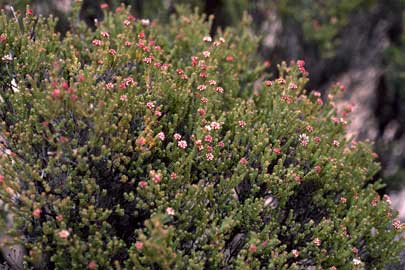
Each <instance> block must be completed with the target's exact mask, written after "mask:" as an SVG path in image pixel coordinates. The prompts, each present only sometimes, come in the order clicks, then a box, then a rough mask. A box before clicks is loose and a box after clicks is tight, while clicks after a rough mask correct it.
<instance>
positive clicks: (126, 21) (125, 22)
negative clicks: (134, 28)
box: [123, 20, 131, 26]
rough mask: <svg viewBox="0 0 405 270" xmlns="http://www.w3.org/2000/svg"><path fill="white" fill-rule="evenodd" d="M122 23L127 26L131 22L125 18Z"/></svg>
mask: <svg viewBox="0 0 405 270" xmlns="http://www.w3.org/2000/svg"><path fill="white" fill-rule="evenodd" d="M123 23H124V25H125V26H129V25H130V24H131V21H130V20H125V21H124V22H123Z"/></svg>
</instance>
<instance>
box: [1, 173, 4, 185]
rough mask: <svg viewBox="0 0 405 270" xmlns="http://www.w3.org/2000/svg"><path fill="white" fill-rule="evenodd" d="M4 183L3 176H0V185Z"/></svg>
mask: <svg viewBox="0 0 405 270" xmlns="http://www.w3.org/2000/svg"><path fill="white" fill-rule="evenodd" d="M3 181H4V176H3V175H1V174H0V184H1V183H3Z"/></svg>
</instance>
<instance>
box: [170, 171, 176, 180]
mask: <svg viewBox="0 0 405 270" xmlns="http://www.w3.org/2000/svg"><path fill="white" fill-rule="evenodd" d="M170 178H171V179H172V180H176V179H177V174H176V173H175V172H172V173H171V174H170Z"/></svg>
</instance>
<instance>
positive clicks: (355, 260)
mask: <svg viewBox="0 0 405 270" xmlns="http://www.w3.org/2000/svg"><path fill="white" fill-rule="evenodd" d="M353 264H354V265H359V264H361V260H360V259H357V258H354V259H353Z"/></svg>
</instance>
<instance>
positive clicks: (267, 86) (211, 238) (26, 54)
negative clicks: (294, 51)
mask: <svg viewBox="0 0 405 270" xmlns="http://www.w3.org/2000/svg"><path fill="white" fill-rule="evenodd" d="M77 2H79V1H77ZM76 4H77V3H76ZM102 9H103V10H104V12H105V20H104V21H103V22H98V23H97V25H96V29H95V30H94V32H91V31H88V29H83V27H84V26H83V25H80V24H75V23H72V29H71V33H70V34H69V35H67V36H66V37H65V38H64V39H63V40H61V38H60V37H59V36H58V35H57V34H54V35H49V32H50V31H54V30H53V25H54V24H53V23H54V22H53V21H52V19H49V20H45V19H42V18H38V19H36V18H34V17H33V15H29V16H23V15H18V16H22V17H21V18H20V19H21V20H20V21H18V22H16V20H14V19H9V18H8V17H7V16H6V14H5V13H4V11H1V12H2V13H1V15H0V16H1V19H0V29H1V30H0V31H2V33H0V55H8V54H9V52H10V48H12V50H11V51H13V52H14V53H13V55H12V59H11V60H8V59H6V61H5V62H6V63H5V65H1V67H0V75H1V77H2V78H4V82H3V80H2V82H0V83H1V86H2V87H0V97H1V99H0V100H4V102H0V132H1V135H2V136H4V137H5V138H6V141H7V144H8V145H7V147H8V148H9V149H7V151H4V153H3V152H1V153H2V154H1V156H0V195H1V198H2V201H4V202H5V203H6V204H7V206H8V211H9V212H10V213H11V214H12V216H13V218H14V220H13V223H14V226H13V227H12V228H9V229H8V230H7V231H5V232H4V233H5V234H8V235H10V238H12V237H13V236H15V237H16V240H18V241H19V242H21V243H22V244H23V245H24V247H25V250H26V251H27V254H26V255H27V256H25V260H26V265H27V266H28V267H29V268H36V267H37V266H38V265H41V266H43V268H44V269H226V268H229V269H267V268H269V267H272V268H274V269H300V268H299V267H301V266H302V267H304V266H303V265H311V267H315V268H319V269H321V268H322V269H352V266H353V265H354V266H356V267H357V266H362V265H365V267H367V268H370V269H383V267H384V266H385V264H386V263H387V262H389V261H390V260H391V259H393V258H395V256H396V255H397V254H398V252H399V250H400V245H398V243H399V242H395V241H394V238H395V236H396V235H397V234H398V233H400V231H402V227H403V226H401V224H400V222H399V221H398V220H397V219H396V217H395V213H394V211H393V210H392V209H391V207H390V203H389V202H390V200H389V198H388V197H384V199H380V197H379V196H378V194H377V192H376V188H377V187H379V183H376V184H373V183H370V181H369V180H370V179H372V177H373V175H374V174H375V173H376V172H377V171H378V165H377V164H376V163H375V161H374V159H375V156H373V153H372V151H371V150H370V146H369V145H368V144H366V143H355V142H351V143H349V142H347V140H346V139H345V123H346V120H345V119H346V118H345V117H346V114H338V113H337V112H336V110H335V109H334V107H333V99H327V100H322V99H320V94H318V93H317V92H313V93H310V94H308V95H307V94H305V93H307V92H306V91H305V90H304V87H305V83H306V82H307V80H308V79H307V71H306V70H305V68H304V62H303V61H298V62H296V63H292V64H291V65H290V66H288V65H287V64H286V63H281V64H280V65H279V73H278V74H279V77H278V78H276V79H274V78H269V77H270V75H269V74H266V73H265V68H266V65H264V64H261V62H262V61H260V60H259V59H258V57H257V54H256V49H257V38H256V37H254V36H252V34H251V32H250V31H248V29H246V28H243V29H242V30H240V29H238V30H236V29H232V28H229V29H227V30H226V31H224V32H223V33H217V34H216V35H213V36H210V35H209V32H210V29H211V26H210V21H208V22H207V21H206V20H204V19H203V18H202V17H201V16H199V15H197V14H194V13H190V12H189V11H188V10H182V9H181V7H180V8H179V10H178V12H177V13H176V15H175V16H174V17H173V18H172V19H171V21H170V22H169V23H168V24H165V23H160V22H158V21H153V20H148V19H137V18H135V17H134V16H132V15H131V14H130V13H129V10H127V9H126V8H124V7H123V6H120V7H119V8H118V9H117V10H116V11H115V12H109V11H108V10H107V9H108V5H106V4H103V5H102ZM74 10H78V9H74ZM73 17H74V16H72V18H73ZM244 20H245V19H244ZM246 20H247V19H246ZM20 22H21V24H22V25H23V26H24V27H23V28H20V25H19V24H20ZM243 24H244V23H243ZM244 25H245V24H244ZM15 29H20V30H21V31H23V32H24V31H25V32H24V33H23V34H22V35H14V34H13V33H14V31H15ZM31 29H35V39H31V38H30V34H29V33H28V32H27V31H31ZM10 74H12V75H13V76H10ZM259 78H266V80H265V82H264V83H263V84H262V85H259V86H258V84H257V83H256V82H257V80H258V79H259ZM267 78H269V79H267ZM12 82H13V83H12ZM12 87H14V88H17V89H19V91H13V88H12ZM335 88H336V89H335V90H333V89H332V91H331V93H330V94H331V95H333V96H336V95H338V94H339V92H341V89H342V87H341V86H339V87H335ZM252 89H255V90H254V91H252ZM349 109H350V108H347V110H346V111H349ZM354 247H355V249H354ZM355 251H356V252H355ZM270 265H272V266H270ZM305 267H306V266H305ZM308 267H309V266H308Z"/></svg>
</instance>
